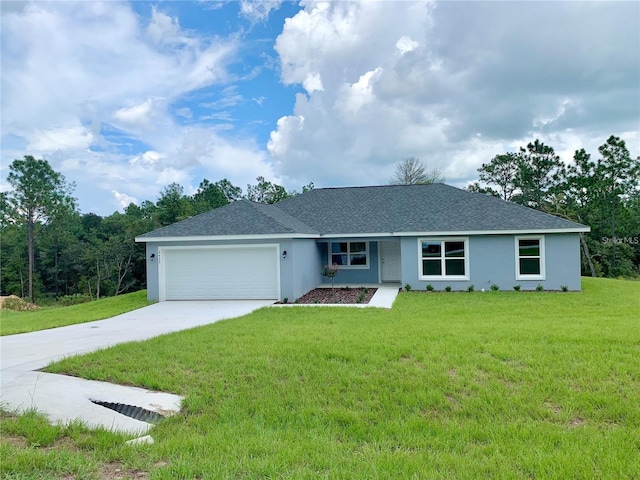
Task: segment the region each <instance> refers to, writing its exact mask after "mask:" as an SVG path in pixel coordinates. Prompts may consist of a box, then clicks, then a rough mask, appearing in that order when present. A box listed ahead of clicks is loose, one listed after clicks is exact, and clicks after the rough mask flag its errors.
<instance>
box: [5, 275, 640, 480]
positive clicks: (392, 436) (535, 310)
mask: <svg viewBox="0 0 640 480" xmlns="http://www.w3.org/2000/svg"><path fill="white" fill-rule="evenodd" d="M583 287H584V291H583V292H582V293H535V292H534V293H518V292H485V293H481V292H474V293H421V292H410V293H402V294H401V295H400V296H399V298H398V300H397V302H396V304H395V306H394V308H393V309H392V310H377V309H350V308H326V307H325V308H308V307H306V308H305V307H298V308H296V307H293V308H286V309H282V308H266V309H262V310H260V311H258V312H255V313H253V314H251V315H248V316H246V317H243V318H239V319H235V320H230V321H224V322H220V323H217V324H214V325H210V326H206V327H200V328H196V329H193V330H190V331H186V332H181V333H176V334H171V335H165V336H161V337H157V338H155V339H152V340H149V341H146V342H142V343H135V344H128V345H121V346H118V347H115V348H111V349H108V350H105V351H101V352H96V353H93V354H89V355H86V356H82V357H75V358H70V359H66V360H64V361H62V362H59V363H57V364H55V365H53V366H51V367H50V368H49V369H48V370H49V371H52V372H60V373H69V374H72V375H78V376H82V377H85V378H90V379H99V380H107V381H112V382H119V383H126V384H131V385H138V386H144V387H147V388H152V389H157V390H163V391H169V392H174V393H178V394H181V395H185V396H186V400H185V402H184V405H183V409H182V412H181V413H180V414H179V415H177V416H175V417H172V418H170V419H167V420H165V421H164V422H162V423H161V424H159V425H158V426H156V427H154V429H153V430H152V432H151V433H152V435H153V437H154V439H155V440H156V443H155V444H154V445H151V446H145V447H138V448H129V447H125V446H123V445H122V437H118V436H116V435H113V434H109V433H106V432H95V433H94V432H86V431H84V430H83V429H81V428H80V427H78V426H76V425H74V426H71V427H69V428H66V429H64V428H59V427H49V426H46V425H44V424H42V421H41V420H39V419H38V418H37V416H34V415H30V416H29V415H28V416H26V417H25V416H22V417H12V416H8V415H6V414H5V418H3V421H2V428H3V435H2V439H1V440H0V458H2V462H1V464H0V475H3V476H4V477H3V478H34V479H35V478H65V479H66V478H101V477H106V474H105V472H106V471H109V470H110V469H112V468H114V465H115V466H117V467H118V468H121V469H122V471H123V472H126V475H129V476H130V477H132V478H136V475H138V474H141V473H140V472H148V475H149V477H148V478H150V479H208V478H212V479H218V478H238V479H254V478H278V479H316V478H331V479H333V478H335V479H343V478H353V479H367V478H380V479H388V478H394V479H395V478H399V479H411V478H415V479H422V478H429V479H432V478H455V479H458V478H489V477H490V478H501V479H502V478H505V479H509V478H515V479H518V478H522V479H530V478H540V479H547V478H557V479H568V478H571V479H580V478H582V479H592V478H611V479H624V478H636V479H637V478H640V401H639V400H638V399H640V319H639V317H640V282H625V281H617V280H606V279H589V278H585V279H583ZM125 478H126V477H125Z"/></svg>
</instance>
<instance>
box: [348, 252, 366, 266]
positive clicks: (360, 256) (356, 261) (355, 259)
mask: <svg viewBox="0 0 640 480" xmlns="http://www.w3.org/2000/svg"><path fill="white" fill-rule="evenodd" d="M366 264H367V255H366V254H364V253H357V254H355V255H351V265H366Z"/></svg>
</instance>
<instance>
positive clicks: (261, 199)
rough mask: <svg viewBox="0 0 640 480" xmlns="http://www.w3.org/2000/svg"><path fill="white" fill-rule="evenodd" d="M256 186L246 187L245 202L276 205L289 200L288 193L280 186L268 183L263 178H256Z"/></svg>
mask: <svg viewBox="0 0 640 480" xmlns="http://www.w3.org/2000/svg"><path fill="white" fill-rule="evenodd" d="M256 181H257V182H258V183H257V185H247V200H251V201H252V202H258V203H269V204H273V203H278V202H279V201H280V200H284V199H285V198H289V197H290V195H289V193H288V192H287V191H286V190H285V188H284V187H283V186H281V185H277V184H275V183H271V182H268V181H266V180H265V179H264V177H258V178H256Z"/></svg>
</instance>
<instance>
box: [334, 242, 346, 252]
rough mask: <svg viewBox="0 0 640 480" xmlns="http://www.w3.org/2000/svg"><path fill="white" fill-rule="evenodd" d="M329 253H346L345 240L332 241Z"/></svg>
mask: <svg viewBox="0 0 640 480" xmlns="http://www.w3.org/2000/svg"><path fill="white" fill-rule="evenodd" d="M331 253H347V242H339V243H332V244H331Z"/></svg>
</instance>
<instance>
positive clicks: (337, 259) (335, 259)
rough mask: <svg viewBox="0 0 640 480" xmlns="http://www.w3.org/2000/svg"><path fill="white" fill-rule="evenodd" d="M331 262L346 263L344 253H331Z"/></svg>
mask: <svg viewBox="0 0 640 480" xmlns="http://www.w3.org/2000/svg"><path fill="white" fill-rule="evenodd" d="M331 263H335V264H338V265H347V256H346V255H336V254H333V255H331Z"/></svg>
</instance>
